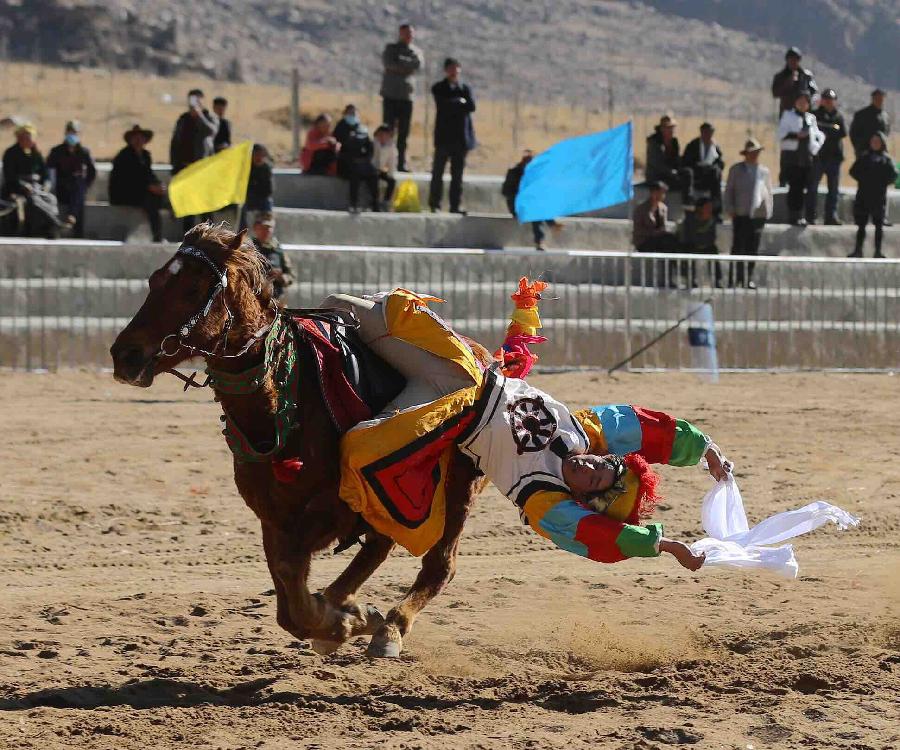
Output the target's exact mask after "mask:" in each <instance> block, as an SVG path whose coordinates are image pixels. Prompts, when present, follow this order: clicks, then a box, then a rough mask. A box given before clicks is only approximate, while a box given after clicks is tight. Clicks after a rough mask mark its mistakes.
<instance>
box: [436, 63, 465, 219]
mask: <svg viewBox="0 0 900 750" xmlns="http://www.w3.org/2000/svg"><path fill="white" fill-rule="evenodd" d="M461 72H462V66H461V65H460V64H459V61H458V60H456V59H455V58H453V57H448V58H447V59H446V60H444V73H445V74H446V75H445V78H444V80H442V81H438V82H437V83H436V84H434V86H432V87H431V95H432V96H433V97H434V104H435V109H436V111H435V115H434V162H433V163H432V165H431V189H430V190H429V194H428V206H429V208H430V209H431V210H432V211H438V210H439V209H440V207H441V201H442V200H443V197H444V169H445V167H446V166H447V162H448V161H449V162H450V212H451V213H456V214H461V213H465V211H463V210H462V208H461V205H460V204H461V201H462V188H463V170H465V168H466V154H468V152H469V151H471V150H472V149H473V148H475V129H474V127H473V125H472V113H473V112H474V111H475V99H474V98H473V96H472V89H471V88H469V85H468V84H466V83H462V82H461V81H460V80H459V74H460V73H461Z"/></svg>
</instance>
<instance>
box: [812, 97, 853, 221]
mask: <svg viewBox="0 0 900 750" xmlns="http://www.w3.org/2000/svg"><path fill="white" fill-rule="evenodd" d="M819 102H820V104H819V107H818V109H816V111H815V112H814V113H813V114H815V116H816V123H817V124H818V126H819V130H821V131H822V133H824V135H825V143H823V144H822V148H821V149H819V155H818V157H817V158H816V160H815V161H814V162H813V165H812V174H811V175H810V185H809V192H808V193H807V194H806V220H807V222H809V223H810V224H815V223H816V202H817V198H818V193H819V182H820V181H821V180H822V175H823V174H824V175H825V176H826V177H827V178H828V196H827V197H826V198H825V223H826V224H841V223H842V222H841V220H840V219H838V217H837V202H838V188H839V187H840V184H841V162H842V161H843V160H844V143H843V141H844V138H846V137H847V127H846V125H845V124H844V115H842V114H841V112H840V111H839V110H838V108H837V94H836V93H835V92H834V89H825V91H823V92H822V98H821V99H820V100H819Z"/></svg>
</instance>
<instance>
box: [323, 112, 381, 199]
mask: <svg viewBox="0 0 900 750" xmlns="http://www.w3.org/2000/svg"><path fill="white" fill-rule="evenodd" d="M333 135H334V137H335V139H337V142H338V143H339V144H340V151H339V152H338V162H337V172H338V176H339V177H343V178H344V179H345V180H349V182H350V213H357V212H358V211H359V185H360V183H361V182H365V183H366V187H367V188H369V193H370V194H371V196H372V210H373V211H378V210H379V208H380V206H379V205H378V173H377V172H376V171H375V165H374V164H373V163H372V156H373V155H374V151H375V148H374V146H373V144H372V139H371V138H369V131H368V130H367V129H366V126H365V125H363V124H362V123H361V122H360V121H359V115H358V114H357V111H356V107H355V106H354V105H352V104H348V105H347V106H346V107H345V108H344V116H343V117H342V118H341V121H340V122H339V123H338V124H337V125H335V127H334V133H333Z"/></svg>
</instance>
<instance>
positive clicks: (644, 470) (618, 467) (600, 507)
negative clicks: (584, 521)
mask: <svg viewBox="0 0 900 750" xmlns="http://www.w3.org/2000/svg"><path fill="white" fill-rule="evenodd" d="M562 474H563V481H565V483H566V485H567V486H568V487H569V489H570V490H571V491H572V497H574V498H575V500H577V501H578V502H580V503H583V504H584V505H587V506H588V507H590V508H591V509H592V510H595V511H597V512H599V513H605V512H607V510H609V511H610V513H611V514H612V515H614V516H615V517H616V518H620V519H621V520H625V519H631V521H630V522H637V520H638V518H642V517H647V516H649V515H650V513H651V512H652V510H653V506H654V505H655V504H656V499H657V498H656V484H657V482H658V481H659V477H658V476H657V475H656V474H655V473H654V472H653V471H651V469H650V467H649V466H648V465H647V462H646V461H645V460H644V459H643V458H642V457H641V456H639V455H636V454H631V455H628V456H626V457H625V458H620V457H619V456H614V455H608V456H596V455H593V454H589V453H584V454H580V455H572V456H569V457H568V458H566V459H565V460H564V461H563V466H562Z"/></svg>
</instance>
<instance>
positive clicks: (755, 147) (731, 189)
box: [723, 138, 775, 289]
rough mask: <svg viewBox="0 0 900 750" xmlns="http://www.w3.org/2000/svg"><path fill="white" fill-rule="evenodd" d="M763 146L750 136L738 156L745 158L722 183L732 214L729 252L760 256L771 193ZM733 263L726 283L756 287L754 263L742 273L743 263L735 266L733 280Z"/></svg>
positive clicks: (769, 216) (770, 180)
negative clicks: (760, 159)
mask: <svg viewBox="0 0 900 750" xmlns="http://www.w3.org/2000/svg"><path fill="white" fill-rule="evenodd" d="M760 151H762V146H760V145H759V141H757V140H756V139H754V138H751V139H750V140H748V141H747V142H746V143H745V144H744V150H743V151H741V156H743V157H744V161H742V162H738V163H737V164H733V165H732V167H731V169H729V170H728V181H727V182H726V183H725V196H724V200H723V203H724V209H725V213H727V214H728V215H729V216H730V217H731V229H732V239H731V254H732V255H759V243H760V240H761V239H762V231H763V227H764V226H765V223H766V221H767V220H768V219H771V218H772V211H773V209H774V203H775V201H774V196H773V193H772V178H771V176H770V175H769V169H768V167H765V166H763V165H762V164H760V163H759V152H760ZM734 265H735V264H732V265H730V266H729V270H728V283H729V285H734V284H735V283H737V285H738V286H747V287H748V288H750V289H756V284H755V283H754V281H753V269H754V263H753V262H752V261H751V262H749V263H747V267H746V271H747V273H746V274H745V273H744V271H745V268H744V263H743V262H741V263H739V264H738V265H737V277H736V281H735V274H734V273H733V272H732V271H733V270H734Z"/></svg>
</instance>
